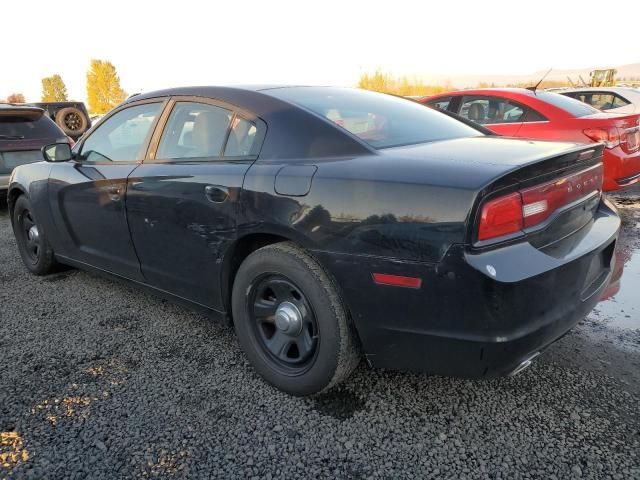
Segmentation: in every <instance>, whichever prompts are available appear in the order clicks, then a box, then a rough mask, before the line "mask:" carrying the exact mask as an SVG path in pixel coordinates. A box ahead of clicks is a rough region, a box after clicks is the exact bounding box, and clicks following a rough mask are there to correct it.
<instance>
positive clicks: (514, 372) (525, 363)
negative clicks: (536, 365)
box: [509, 352, 540, 377]
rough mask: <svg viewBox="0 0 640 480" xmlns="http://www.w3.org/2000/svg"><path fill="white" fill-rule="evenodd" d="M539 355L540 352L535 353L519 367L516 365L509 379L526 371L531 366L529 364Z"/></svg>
mask: <svg viewBox="0 0 640 480" xmlns="http://www.w3.org/2000/svg"><path fill="white" fill-rule="evenodd" d="M538 355H540V352H536V353H534V354H533V355H531V356H530V357H529V358H527V359H526V360H525V361H523V362H522V363H521V364H520V365H518V366H517V367H516V368H515V369H514V370H513V371H512V372H511V373H510V374H509V376H510V377H515V376H516V375H518V374H519V373H520V372H522V371H523V370H526V369H527V368H529V367H530V366H531V364H532V363H533V361H534V360H535V359H536V357H537V356H538Z"/></svg>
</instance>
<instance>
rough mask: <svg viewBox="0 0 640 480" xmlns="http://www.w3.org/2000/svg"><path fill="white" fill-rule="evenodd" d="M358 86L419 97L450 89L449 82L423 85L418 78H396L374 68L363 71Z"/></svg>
mask: <svg viewBox="0 0 640 480" xmlns="http://www.w3.org/2000/svg"><path fill="white" fill-rule="evenodd" d="M358 88H364V89H365V90H373V91H374V92H382V93H392V94H394V95H401V96H404V97H409V96H411V97H421V96H427V95H436V94H438V93H442V92H447V91H449V90H452V89H453V88H452V86H451V82H449V81H447V82H445V85H444V86H443V85H425V84H424V83H422V82H421V81H420V80H417V79H415V78H414V79H410V78H409V77H407V76H406V75H404V76H402V77H400V78H396V77H394V76H393V75H391V74H389V73H384V72H382V71H381V70H376V71H375V72H374V73H373V74H371V75H369V74H368V73H364V74H362V75H361V76H360V79H359V80H358Z"/></svg>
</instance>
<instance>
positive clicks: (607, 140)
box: [583, 127, 621, 148]
mask: <svg viewBox="0 0 640 480" xmlns="http://www.w3.org/2000/svg"><path fill="white" fill-rule="evenodd" d="M583 133H584V134H585V135H586V136H587V137H589V138H590V139H591V140H593V141H594V142H603V143H604V146H605V147H607V148H615V147H617V146H618V145H620V141H621V138H620V131H619V130H618V129H617V128H616V127H608V128H587V129H586V130H583Z"/></svg>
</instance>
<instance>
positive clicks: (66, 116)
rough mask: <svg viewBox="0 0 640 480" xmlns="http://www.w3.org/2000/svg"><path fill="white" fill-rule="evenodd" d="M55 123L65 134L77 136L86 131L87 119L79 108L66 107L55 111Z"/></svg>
mask: <svg viewBox="0 0 640 480" xmlns="http://www.w3.org/2000/svg"><path fill="white" fill-rule="evenodd" d="M56 124H57V125H58V126H59V127H60V128H61V129H62V131H63V132H64V133H65V135H68V136H70V137H75V138H78V137H79V136H80V135H82V134H83V133H84V132H86V130H87V126H88V125H89V120H88V119H87V117H86V116H85V114H84V113H82V111H80V110H79V109H77V108H75V107H67V108H63V109H62V110H60V111H59V112H58V113H56Z"/></svg>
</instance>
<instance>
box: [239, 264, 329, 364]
mask: <svg viewBox="0 0 640 480" xmlns="http://www.w3.org/2000/svg"><path fill="white" fill-rule="evenodd" d="M249 295H250V300H249V309H250V311H249V315H250V317H251V324H252V325H253V327H254V328H255V330H256V331H255V334H256V338H257V339H258V340H259V342H260V346H261V347H262V348H263V349H264V351H265V352H266V353H267V354H269V355H270V356H271V358H272V360H273V361H274V362H276V364H277V365H279V366H280V367H282V368H285V369H289V370H292V371H304V369H305V368H307V367H308V366H309V364H310V363H311V362H312V360H313V357H314V355H315V353H316V352H317V346H318V342H319V332H318V325H317V322H316V318H315V315H314V313H313V309H312V308H311V305H310V304H309V301H308V300H307V298H306V296H305V295H304V293H302V291H301V290H300V288H299V287H297V286H296V285H295V284H294V283H293V282H292V281H291V280H289V279H288V278H286V277H284V276H282V275H265V276H264V277H263V278H261V279H258V281H257V282H255V283H254V284H253V285H252V288H251V291H250V293H249Z"/></svg>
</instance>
